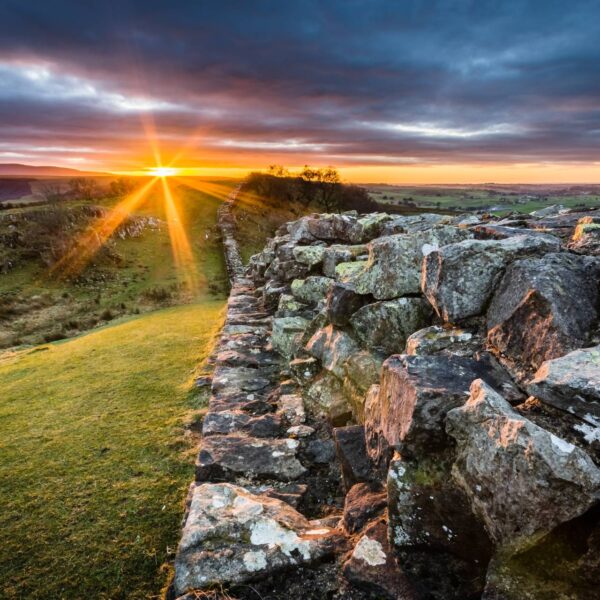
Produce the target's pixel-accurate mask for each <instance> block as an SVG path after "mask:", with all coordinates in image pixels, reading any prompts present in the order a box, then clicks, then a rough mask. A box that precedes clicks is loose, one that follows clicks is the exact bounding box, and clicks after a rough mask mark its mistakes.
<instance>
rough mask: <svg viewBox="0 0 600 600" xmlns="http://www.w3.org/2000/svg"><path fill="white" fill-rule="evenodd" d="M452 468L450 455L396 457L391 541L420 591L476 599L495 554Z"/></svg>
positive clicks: (390, 485)
mask: <svg viewBox="0 0 600 600" xmlns="http://www.w3.org/2000/svg"><path fill="white" fill-rule="evenodd" d="M451 464H452V454H451V453H450V452H442V453H432V454H429V455H427V454H423V455H422V456H421V457H420V458H419V459H418V460H405V459H402V458H400V457H399V455H397V454H396V455H395V457H394V459H393V460H392V461H391V463H390V468H389V471H388V476H387V493H388V516H389V537H390V540H391V543H392V545H393V547H394V549H395V551H396V552H397V554H398V556H399V559H400V561H401V564H402V566H403V568H404V569H405V570H406V573H407V575H408V576H409V577H410V578H411V580H413V581H414V583H415V585H417V586H418V588H419V591H422V593H423V594H424V595H426V596H427V597H431V598H439V599H440V600H442V599H443V600H445V599H451V598H452V599H455V600H462V599H463V598H476V597H478V596H479V594H480V593H481V591H482V590H483V587H484V584H485V573H486V566H487V562H488V560H489V558H490V556H491V554H492V551H493V548H492V544H491V542H490V539H489V536H488V535H487V533H486V531H485V529H484V527H483V524H482V523H481V522H480V521H479V520H478V519H477V518H476V517H475V516H474V515H473V512H472V510H471V506H470V501H469V498H468V496H467V495H466V494H465V493H464V492H463V490H462V489H461V488H460V487H459V486H458V485H457V484H456V483H455V482H454V481H453V480H452V477H451Z"/></svg>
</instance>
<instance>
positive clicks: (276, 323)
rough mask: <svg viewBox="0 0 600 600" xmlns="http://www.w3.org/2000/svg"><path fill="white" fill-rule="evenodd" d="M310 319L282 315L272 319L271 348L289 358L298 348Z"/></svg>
mask: <svg viewBox="0 0 600 600" xmlns="http://www.w3.org/2000/svg"><path fill="white" fill-rule="evenodd" d="M309 323H310V321H309V320H308V319H304V318H303V317H282V318H280V319H273V331H272V334H271V343H272V344H273V350H275V352H278V353H279V354H280V355H281V356H283V357H284V358H287V359H290V358H291V357H292V356H293V355H294V352H295V351H296V350H297V349H298V347H299V345H300V341H301V338H302V334H303V333H304V330H305V329H306V328H307V327H308V324H309Z"/></svg>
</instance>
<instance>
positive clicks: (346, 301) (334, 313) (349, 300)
mask: <svg viewBox="0 0 600 600" xmlns="http://www.w3.org/2000/svg"><path fill="white" fill-rule="evenodd" d="M367 301H368V300H367V298H365V296H362V295H361V294H357V293H356V290H355V289H354V288H353V287H352V286H351V285H348V284H344V283H339V282H335V283H334V284H333V285H332V286H331V289H330V290H329V294H328V296H327V302H326V304H325V314H326V316H327V320H328V321H329V323H332V324H333V325H337V326H338V327H344V326H345V325H347V324H348V321H349V320H350V317H351V316H352V315H353V314H354V313H355V312H356V311H357V310H358V309H359V308H361V307H362V306H364V304H365V303H366V302H367Z"/></svg>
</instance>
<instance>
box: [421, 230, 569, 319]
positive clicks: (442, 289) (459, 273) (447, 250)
mask: <svg viewBox="0 0 600 600" xmlns="http://www.w3.org/2000/svg"><path fill="white" fill-rule="evenodd" d="M559 249H560V241H559V240H558V239H556V238H554V237H552V236H546V235H540V236H526V235H524V236H520V235H519V236H515V237H511V238H507V239H503V240H465V241H462V242H458V243H454V244H449V245H447V246H444V247H443V248H440V249H439V250H434V251H433V252H431V253H430V254H428V255H427V257H426V259H425V261H424V263H423V274H422V280H421V287H422V289H423V293H424V294H425V296H427V299H428V300H429V301H430V302H431V304H432V306H433V307H434V309H435V310H436V312H437V313H438V315H440V317H442V318H443V319H444V320H445V321H448V322H450V323H456V322H458V321H460V320H462V319H466V318H468V317H473V316H476V315H480V314H482V313H483V312H484V311H485V309H486V306H487V304H488V302H489V300H490V298H491V296H492V293H493V292H494V289H495V287H496V285H497V284H498V282H499V280H500V278H501V277H502V275H503V273H504V269H505V268H506V267H507V266H508V265H509V264H510V263H511V262H512V261H514V260H516V259H517V258H521V257H525V256H532V255H542V254H546V253H548V252H556V251H558V250H559Z"/></svg>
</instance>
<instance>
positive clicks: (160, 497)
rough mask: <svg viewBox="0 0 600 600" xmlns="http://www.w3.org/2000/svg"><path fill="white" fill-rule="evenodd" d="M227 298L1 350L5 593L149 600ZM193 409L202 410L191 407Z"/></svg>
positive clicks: (168, 542) (183, 483)
mask: <svg viewBox="0 0 600 600" xmlns="http://www.w3.org/2000/svg"><path fill="white" fill-rule="evenodd" d="M222 307H223V300H213V301H210V300H205V301H204V302H202V303H198V304H193V305H188V306H183V307H178V308H169V309H166V310H163V311H158V312H154V313H151V314H147V315H144V316H140V317H137V318H133V319H130V320H128V321H126V322H122V323H118V324H116V323H115V324H112V325H110V326H107V327H105V328H102V329H99V330H96V331H94V332H92V333H88V334H86V335H83V336H81V337H78V338H74V339H71V340H68V341H64V342H58V343H54V344H47V345H44V346H38V347H36V348H34V349H29V350H23V351H21V352H14V353H5V354H4V355H0V505H1V507H2V509H1V511H0V597H1V598H6V599H11V600H12V599H17V598H19V599H23V598H27V599H37V598H39V599H42V598H43V599H44V600H48V599H50V598H52V599H53V600H54V599H59V598H65V599H69V600H74V599H80V598H81V599H83V598H94V599H108V598H110V599H119V598H132V599H138V598H139V599H141V598H155V597H158V596H159V594H160V590H161V587H162V586H164V585H165V582H166V580H167V578H168V567H165V564H166V563H167V562H168V561H169V560H171V559H172V558H173V552H174V550H175V548H176V544H177V539H178V535H179V524H180V520H181V517H182V513H183V500H184V498H185V495H186V488H187V486H188V485H189V482H190V480H191V479H192V472H193V452H192V450H191V449H192V446H193V436H192V435H191V434H190V433H189V432H190V430H189V429H188V428H186V427H184V423H185V421H186V420H187V421H188V422H191V421H193V420H194V418H195V416H194V415H197V409H198V408H200V407H201V406H202V404H203V402H204V399H203V398H202V397H201V396H199V395H198V393H197V392H194V391H193V388H192V387H191V382H192V378H193V370H194V368H195V367H196V366H197V365H198V364H200V363H201V362H202V361H203V360H204V359H205V358H206V356H207V353H208V352H209V351H210V348H211V345H212V340H213V336H214V334H215V332H216V330H217V328H218V327H219V325H220V322H221V319H222ZM194 411H196V412H194Z"/></svg>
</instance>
